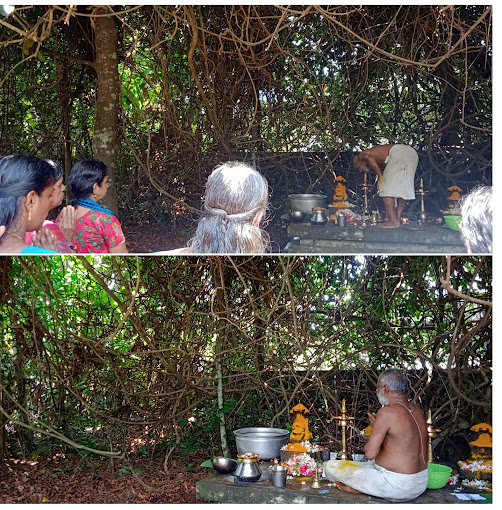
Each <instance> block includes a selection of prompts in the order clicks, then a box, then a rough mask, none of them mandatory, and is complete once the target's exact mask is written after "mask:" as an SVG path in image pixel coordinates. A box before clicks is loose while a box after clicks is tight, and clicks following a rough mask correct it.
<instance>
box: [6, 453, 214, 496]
mask: <svg viewBox="0 0 502 510" xmlns="http://www.w3.org/2000/svg"><path fill="white" fill-rule="evenodd" d="M192 460H193V461H194V459H192ZM203 460H205V459H200V461H199V460H197V461H196V462H195V461H194V462H193V465H190V466H187V465H184V464H182V463H180V462H176V461H173V462H170V463H169V467H168V472H167V473H166V472H165V471H164V467H163V463H164V459H163V458H156V459H139V460H135V461H134V463H133V465H132V466H130V465H128V464H124V463H122V462H119V461H117V460H115V461H113V463H112V462H111V461H110V460H106V459H92V460H91V461H85V462H84V463H83V462H82V460H79V459H66V458H61V457H56V458H52V459H49V460H47V459H44V460H38V461H33V460H22V459H9V460H6V461H0V504H5V503H24V504H32V503H49V504H51V503H52V504H57V503H67V504H68V503H75V504H76V503H208V502H207V501H197V500H196V499H195V483H196V482H197V480H199V479H201V478H205V477H206V476H208V475H209V474H210V473H208V471H211V472H212V470H208V469H206V468H200V467H199V466H200V463H201V462H202V461H203ZM190 464H191V463H190Z"/></svg>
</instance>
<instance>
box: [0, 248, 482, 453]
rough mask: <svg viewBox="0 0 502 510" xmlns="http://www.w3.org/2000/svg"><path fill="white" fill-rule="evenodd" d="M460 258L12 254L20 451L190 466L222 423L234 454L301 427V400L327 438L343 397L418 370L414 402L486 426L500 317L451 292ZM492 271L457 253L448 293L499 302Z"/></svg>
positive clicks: (447, 422) (366, 401) (212, 444)
mask: <svg viewBox="0 0 502 510" xmlns="http://www.w3.org/2000/svg"><path fill="white" fill-rule="evenodd" d="M446 263H447V261H446V259H444V258H441V257H401V256H399V257H294V258H293V257H292V258H280V257H254V258H216V257H215V258H212V257H207V258H192V257H188V258H183V259H179V258H174V257H145V258H118V257H108V258H107V257H102V258H100V257H94V258H79V257H65V258H62V259H58V258H55V259H52V258H51V259H45V258H22V257H21V258H16V259H13V258H12V259H10V258H8V259H2V261H1V264H2V266H1V267H0V270H5V271H7V273H5V274H6V277H5V278H6V279H5V280H4V281H8V282H9V286H8V292H7V293H5V295H4V296H2V301H0V317H1V319H0V325H1V327H2V328H3V332H4V335H3V338H2V347H1V350H0V357H1V377H0V382H1V384H2V389H3V400H2V405H3V407H4V409H5V410H6V412H7V413H8V415H9V416H11V417H12V419H13V420H16V423H15V424H13V427H12V428H9V429H8V430H11V431H12V435H9V437H10V441H11V442H12V443H13V444H16V445H17V444H20V445H21V444H22V445H23V446H22V448H21V449H20V451H23V448H24V449H26V450H27V451H37V452H38V453H36V455H45V453H44V452H45V451H47V452H48V451H49V450H43V448H51V446H52V445H55V444H57V442H58V441H57V440H55V439H53V438H48V437H46V436H45V435H44V434H43V432H44V430H46V427H52V428H53V429H54V430H56V431H58V432H60V433H61V434H63V435H65V436H66V437H68V438H69V439H70V440H72V441H74V442H77V443H78V444H81V445H84V446H87V447H89V448H93V449H95V450H103V451H104V450H110V449H115V450H117V451H122V450H123V449H124V444H128V441H131V442H132V443H134V445H135V446H134V447H135V448H136V449H137V450H139V451H140V453H143V454H145V455H146V454H148V455H154V454H157V453H160V452H169V451H170V450H171V449H172V448H173V449H174V450H173V455H175V456H182V457H184V458H185V457H186V458H188V457H190V453H191V452H193V451H195V450H199V449H201V448H206V449H208V450H210V449H213V448H214V450H218V449H219V446H218V445H219V443H220V426H221V425H222V414H221V412H223V415H224V418H225V427H226V430H227V434H228V436H229V439H230V441H231V440H232V436H231V432H232V431H233V430H236V429H238V428H243V427H249V426H255V427H258V426H275V427H280V428H283V427H287V426H288V424H289V422H290V414H289V410H290V409H291V408H292V407H293V406H294V405H296V404H297V403H298V402H303V403H304V404H305V405H308V406H310V407H311V409H312V415H311V420H312V424H313V427H315V429H316V433H317V434H318V435H319V437H324V436H325V435H326V434H328V433H329V432H328V429H329V426H328V425H327V424H328V423H329V422H330V420H332V418H333V416H335V415H336V413H337V409H338V406H339V402H340V400H341V399H342V398H345V399H347V401H348V402H350V403H351V405H352V403H354V404H353V405H357V406H358V407H359V406H362V407H363V408H366V407H367V408H369V409H371V408H374V407H375V406H376V405H377V402H376V399H375V396H374V383H375V381H376V377H377V375H378V373H379V372H380V371H381V370H382V369H383V368H385V367H388V366H397V367H401V368H403V369H406V370H407V371H408V372H409V374H410V376H409V377H410V381H411V383H412V396H417V398H419V399H420V401H421V402H422V403H423V405H426V406H428V407H432V408H434V409H442V411H441V419H442V420H444V423H443V424H441V425H440V426H448V427H454V426H455V423H457V422H458V420H460V419H466V420H469V419H470V418H469V417H470V416H477V418H478V419H479V421H489V420H490V419H491V418H490V416H491V411H490V407H489V406H490V399H491V359H492V357H491V356H492V354H491V321H490V318H491V316H490V313H491V312H490V310H491V309H490V308H489V307H488V306H487V305H486V304H479V303H476V302H471V301H468V300H466V299H463V298H459V297H457V296H455V295H451V294H448V293H447V292H446V291H445V290H444V289H443V284H442V281H441V280H442V279H444V277H445V266H446ZM491 265H492V262H491V259H490V258H488V257H484V258H483V257H457V258H453V260H452V261H451V269H450V285H451V286H452V287H453V288H454V289H455V290H456V291H458V292H460V293H462V294H465V295H470V296H472V297H475V298H478V299H481V300H483V301H486V302H490V301H491V300H492V288H491V272H492V267H491ZM222 285H223V287H222ZM222 289H224V292H223V291H222ZM452 349H454V351H453V352H454V354H452ZM220 370H221V373H222V375H223V377H222V380H221V382H222V385H223V407H222V410H220V409H219V406H218V397H217V394H218V377H219V376H218V373H219V371H220ZM452 381H453V383H454V385H453V383H452ZM356 403H357V404H356ZM358 419H361V420H363V419H364V418H361V417H360V418H358ZM22 423H25V424H27V425H30V426H31V427H33V429H31V430H29V431H26V430H25V429H23V427H22V426H21V424H22ZM359 425H360V424H359ZM364 426H365V425H364ZM35 430H36V431H37V432H35ZM9 434H11V432H10V433H9ZM23 434H24V436H26V437H24V436H23ZM30 435H31V436H33V437H32V441H31V444H30V441H29V436H30ZM22 436H23V437H24V440H23V441H22V442H19V443H18V442H17V439H18V438H20V437H22ZM137 441H139V442H137ZM132 443H131V444H132ZM232 444H233V443H231V446H232ZM59 447H60V446H59ZM17 448H18V447H17V446H16V451H17ZM81 454H82V455H90V456H93V455H95V454H92V455H91V454H88V453H86V452H85V451H84V450H81Z"/></svg>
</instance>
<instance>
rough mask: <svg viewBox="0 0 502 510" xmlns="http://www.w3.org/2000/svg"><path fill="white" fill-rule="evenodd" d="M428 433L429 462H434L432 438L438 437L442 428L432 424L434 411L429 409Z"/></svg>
mask: <svg viewBox="0 0 502 510" xmlns="http://www.w3.org/2000/svg"><path fill="white" fill-rule="evenodd" d="M426 423H427V435H428V436H429V442H428V445H427V462H430V463H432V460H433V459H432V438H433V437H436V436H437V435H438V432H440V431H441V429H435V428H434V427H433V426H432V413H431V410H430V409H429V416H428V417H427V422H426Z"/></svg>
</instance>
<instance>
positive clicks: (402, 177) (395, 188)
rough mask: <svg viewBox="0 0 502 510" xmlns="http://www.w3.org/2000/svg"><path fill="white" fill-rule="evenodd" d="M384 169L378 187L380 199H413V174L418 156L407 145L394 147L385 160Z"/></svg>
mask: <svg viewBox="0 0 502 510" xmlns="http://www.w3.org/2000/svg"><path fill="white" fill-rule="evenodd" d="M385 163H386V167H385V170H384V172H383V177H382V179H381V180H380V184H379V186H378V194H379V195H380V196H381V197H395V198H404V200H414V199H415V172H416V170H417V166H418V154H417V151H416V150H415V149H413V148H412V147H410V146H409V145H394V146H393V147H391V149H390V151H389V155H388V156H387V159H386V160H385Z"/></svg>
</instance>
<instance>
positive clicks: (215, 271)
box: [212, 259, 229, 457]
mask: <svg viewBox="0 0 502 510" xmlns="http://www.w3.org/2000/svg"><path fill="white" fill-rule="evenodd" d="M215 262H216V264H215V265H212V276H213V285H214V287H215V288H216V296H217V297H216V300H217V303H218V305H217V306H218V308H217V315H218V319H219V320H220V321H221V322H222V323H223V317H224V316H225V314H226V312H227V306H226V299H225V293H224V288H223V287H224V286H225V284H226V282H225V275H224V274H223V267H222V263H221V260H220V259H215ZM222 325H223V326H224V327H222V328H221V329H220V331H222V332H223V333H221V332H220V333H219V334H218V339H217V341H216V348H215V360H216V376H217V379H218V416H219V418H220V440H221V449H222V451H223V456H224V457H228V455H229V451H228V440H227V429H226V426H225V412H224V410H223V403H224V398H223V371H222V367H221V356H222V351H223V342H224V340H225V338H226V335H225V333H224V332H225V331H226V330H227V328H226V324H222Z"/></svg>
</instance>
